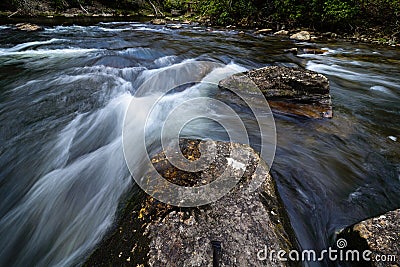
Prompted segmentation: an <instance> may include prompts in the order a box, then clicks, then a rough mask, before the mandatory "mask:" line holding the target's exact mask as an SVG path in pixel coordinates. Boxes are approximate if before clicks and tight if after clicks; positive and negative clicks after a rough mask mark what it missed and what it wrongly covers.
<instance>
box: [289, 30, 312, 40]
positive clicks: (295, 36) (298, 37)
mask: <svg viewBox="0 0 400 267" xmlns="http://www.w3.org/2000/svg"><path fill="white" fill-rule="evenodd" d="M290 39H293V40H297V41H309V40H311V34H310V33H309V32H308V31H301V32H298V33H295V34H293V35H291V36H290Z"/></svg>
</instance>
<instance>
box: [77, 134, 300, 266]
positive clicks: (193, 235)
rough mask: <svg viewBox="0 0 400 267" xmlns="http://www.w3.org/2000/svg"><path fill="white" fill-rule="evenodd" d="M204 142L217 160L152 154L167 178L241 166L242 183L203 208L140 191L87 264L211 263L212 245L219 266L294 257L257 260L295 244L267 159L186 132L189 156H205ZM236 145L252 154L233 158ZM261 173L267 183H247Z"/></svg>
mask: <svg viewBox="0 0 400 267" xmlns="http://www.w3.org/2000/svg"><path fill="white" fill-rule="evenodd" d="M201 146H203V147H202V149H203V148H205V149H207V148H208V147H209V146H212V147H214V146H215V147H216V157H215V160H214V161H213V163H212V164H210V165H209V167H208V168H207V169H206V170H203V171H200V172H195V173H187V172H184V171H181V170H178V169H176V167H174V166H173V165H171V164H170V163H169V161H168V160H167V159H166V156H165V153H164V152H161V153H159V154H157V155H156V156H155V157H153V158H152V163H153V165H154V167H155V168H156V169H157V171H158V172H159V173H160V174H161V175H162V176H163V177H164V178H165V179H166V180H168V181H169V182H171V183H175V184H178V185H182V186H190V187H196V186H200V185H204V184H206V183H209V182H211V181H213V180H215V179H216V178H217V177H218V176H219V175H220V174H221V173H222V172H224V171H228V172H230V173H235V172H236V171H237V168H243V170H245V171H244V175H243V176H242V178H241V179H240V181H239V183H238V184H237V186H236V187H235V188H234V189H232V190H231V191H230V193H228V194H227V195H225V196H224V197H222V198H221V199H219V200H218V201H216V202H214V203H212V204H208V205H205V206H201V207H197V208H177V207H173V206H169V205H167V204H163V203H160V202H158V201H157V200H156V199H154V198H152V197H150V196H146V197H144V198H142V201H137V200H138V198H139V196H138V195H135V196H134V197H133V198H132V201H130V202H129V203H128V205H127V207H126V208H125V210H124V213H123V215H122V216H121V220H120V221H119V223H118V225H117V227H116V230H115V231H114V233H112V235H110V236H109V237H108V238H106V239H105V240H103V242H102V243H101V244H100V245H99V247H98V248H97V250H96V251H95V252H94V253H93V254H92V255H91V256H90V257H89V259H88V260H87V262H86V264H85V266H137V265H140V264H143V265H145V266H213V252H214V253H217V254H218V256H219V263H220V266H290V265H293V264H295V263H293V262H283V261H282V262H280V261H271V260H270V259H269V258H267V259H264V258H262V259H261V260H259V259H258V256H257V254H259V251H261V250H263V253H264V254H265V253H268V251H272V250H275V251H278V250H281V249H282V250H284V251H286V252H288V251H289V250H291V249H295V248H296V244H297V241H296V238H295V236H294V234H293V230H292V228H291V225H290V222H289V220H288V217H287V215H286V211H285V210H284V207H283V205H282V202H281V200H280V197H279V195H278V192H277V189H276V186H275V182H274V180H273V179H272V177H271V176H270V175H269V173H268V169H267V167H266V165H265V163H264V162H263V161H262V160H261V159H260V158H259V156H258V155H257V153H255V152H254V150H253V149H251V148H250V147H249V146H246V145H239V144H231V143H226V142H216V141H198V140H187V139H182V140H181V142H180V147H181V151H182V153H183V155H184V156H185V158H187V159H189V160H190V161H194V160H196V159H198V158H199V157H200V147H201ZM231 150H236V151H243V153H245V154H246V153H249V156H248V158H247V161H246V162H243V163H240V164H239V163H235V164H234V163H232V161H231V158H230V151H231ZM202 151H203V150H202ZM257 166H259V169H257V171H256V167H257ZM257 178H258V179H262V180H263V184H262V186H261V187H259V188H258V189H256V190H255V191H251V190H248V186H249V182H250V181H251V180H252V179H257ZM134 202H136V203H137V204H136V205H135V204H132V203H134ZM213 246H214V247H216V248H215V249H214V251H213ZM219 248H220V249H221V250H220V252H218V249H219ZM265 249H266V251H265ZM264 251H265V252H264ZM264 254H263V255H262V257H264ZM273 260H274V259H273Z"/></svg>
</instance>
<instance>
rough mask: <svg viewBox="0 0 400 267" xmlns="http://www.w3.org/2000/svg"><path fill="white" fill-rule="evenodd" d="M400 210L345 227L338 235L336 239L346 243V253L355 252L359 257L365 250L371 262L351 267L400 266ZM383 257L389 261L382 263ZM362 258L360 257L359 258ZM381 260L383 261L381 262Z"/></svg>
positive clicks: (362, 262) (358, 263)
mask: <svg viewBox="0 0 400 267" xmlns="http://www.w3.org/2000/svg"><path fill="white" fill-rule="evenodd" d="M399 222H400V209H397V210H394V211H389V212H387V213H385V214H383V215H381V216H377V217H374V218H370V219H367V220H364V221H362V222H359V223H357V224H354V225H352V226H349V227H347V228H346V229H344V230H342V231H341V232H340V233H339V234H338V239H341V238H343V239H345V240H346V242H347V246H346V248H345V249H346V251H349V250H357V251H359V255H362V253H363V252H364V251H366V250H370V251H371V252H372V254H371V255H368V257H369V258H371V259H373V261H371V262H369V261H363V260H361V261H360V262H356V263H353V264H352V266H376V267H384V266H400V225H399ZM383 257H385V258H386V259H388V257H391V260H388V261H384V260H383V259H384V258H383ZM360 258H362V256H360ZM382 260H383V261H382Z"/></svg>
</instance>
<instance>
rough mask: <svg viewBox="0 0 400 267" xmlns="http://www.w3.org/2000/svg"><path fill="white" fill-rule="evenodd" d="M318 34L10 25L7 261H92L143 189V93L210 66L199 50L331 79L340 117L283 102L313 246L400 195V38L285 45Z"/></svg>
mask: <svg viewBox="0 0 400 267" xmlns="http://www.w3.org/2000/svg"><path fill="white" fill-rule="evenodd" d="M77 24H78V23H77ZM306 45H308V44H307V43H297V44H295V43H294V42H293V41H290V40H288V39H282V38H279V37H272V36H268V37H264V36H261V35H254V34H252V33H251V32H245V33H244V34H243V33H240V32H239V31H237V30H220V29H212V28H206V27H201V26H190V25H184V26H183V27H182V28H180V29H170V28H168V27H165V26H154V25H150V24H148V23H144V22H89V23H83V24H81V25H70V24H68V25H64V26H63V25H61V24H60V25H51V23H47V24H46V23H45V30H44V31H40V32H34V33H26V32H19V31H15V30H12V29H11V28H10V26H8V25H7V24H4V25H2V26H0V142H1V150H0V197H1V202H0V218H1V219H0V248H1V250H0V265H1V266H75V265H79V263H81V262H82V261H83V260H84V258H85V256H87V255H88V253H90V251H92V250H93V249H94V247H95V245H96V244H97V243H98V242H99V241H100V240H101V238H102V237H103V236H104V234H106V232H107V229H109V227H110V226H111V225H112V223H113V220H114V219H115V216H116V213H117V211H118V209H119V206H120V205H121V203H123V201H124V199H126V197H127V194H135V193H137V190H139V189H137V188H136V187H135V186H134V185H133V182H132V179H131V177H130V173H129V170H128V168H127V167H126V165H125V160H124V154H123V149H122V144H121V143H122V142H121V140H122V136H121V134H122V126H123V123H124V116H125V112H126V110H127V109H128V106H129V104H130V103H131V101H132V99H133V98H134V96H133V95H134V93H135V91H136V90H137V89H138V88H139V87H140V86H141V85H142V84H143V82H144V81H145V80H146V79H147V78H149V77H150V76H151V75H152V74H154V72H155V71H157V70H158V69H174V70H175V69H176V70H177V71H176V74H175V75H176V76H175V78H176V77H179V76H180V75H191V74H193V76H196V75H198V69H196V68H193V67H190V66H192V65H190V64H191V62H193V61H199V62H200V61H208V62H214V63H218V64H219V65H222V66H223V67H224V66H225V67H227V68H229V69H231V70H234V72H235V71H236V72H240V71H243V70H246V69H253V68H259V67H263V66H267V65H281V66H293V67H294V66H300V67H304V68H307V69H309V70H314V71H317V72H319V73H322V74H324V75H326V76H327V77H328V78H329V80H330V85H331V95H332V99H333V106H334V117H333V119H324V120H315V119H304V118H299V117H294V116H290V115H287V114H282V113H275V114H274V118H275V124H276V131H277V147H276V155H275V160H274V162H273V165H272V170H271V173H272V175H273V177H274V178H275V179H276V181H277V184H278V189H279V192H280V194H281V197H282V199H283V202H284V204H285V206H286V208H287V211H288V214H289V217H290V220H291V223H292V225H293V228H294V230H295V233H296V235H297V238H298V241H299V244H300V246H301V248H302V249H315V250H322V249H325V248H327V247H328V246H330V245H332V244H333V243H334V240H335V233H336V232H337V231H338V230H339V229H341V228H343V227H345V226H348V225H350V224H353V223H355V222H358V221H359V220H362V219H365V218H367V217H370V216H373V215H377V214H380V213H383V212H386V211H388V210H391V209H395V208H398V207H400V194H399V192H400V140H396V138H398V139H400V75H399V73H400V52H399V50H398V49H395V48H391V47H374V46H370V45H364V44H351V43H349V42H331V43H317V44H316V46H317V47H319V48H324V49H326V50H327V52H326V53H324V54H322V55H299V56H295V55H293V54H290V53H285V52H284V51H285V49H289V48H292V47H295V46H298V47H301V46H306ZM186 65H187V66H188V67H186V68H185V66H186ZM182 66H183V67H184V69H185V73H184V74H182V73H179V70H181V69H182ZM223 67H222V69H223ZM221 73H223V71H221ZM221 75H222V74H221ZM221 77H222V76H221ZM172 78H173V77H172ZM217 78H218V76H217ZM159 82H165V81H159ZM180 91H182V90H180ZM175 97H176V98H178V99H179V98H181V97H190V96H188V95H187V94H182V92H177V93H176V94H175ZM137 102H138V104H137V112H138V113H139V112H140V110H141V106H140V105H141V103H140V101H137ZM165 105H166V106H168V103H166V104H165ZM158 112H159V113H160V114H162V113H163V110H160V111H158ZM242 112H243V113H246V112H247V111H246V110H242ZM202 123H205V124H202ZM250 125H252V124H251V123H250ZM219 127H220V126H219V125H217V124H213V123H206V122H201V121H199V122H197V125H195V126H193V127H192V129H189V131H187V133H186V136H189V137H204V138H205V137H208V138H213V139H222V140H223V139H225V138H226V136H225V135H224V134H221V130H220V128H219ZM196 129H197V130H196ZM250 130H254V131H255V132H257V131H258V127H257V125H255V126H254V129H251V127H250ZM250 141H252V140H250ZM253 146H254V148H256V149H257V148H258V142H257V141H254V143H253ZM304 264H305V265H313V266H314V265H315V266H319V265H321V266H326V265H327V264H328V263H327V262H325V263H304ZM331 265H334V264H333V263H332V264H331Z"/></svg>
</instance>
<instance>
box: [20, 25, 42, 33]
mask: <svg viewBox="0 0 400 267" xmlns="http://www.w3.org/2000/svg"><path fill="white" fill-rule="evenodd" d="M15 27H17V29H18V30H20V31H26V32H35V31H41V30H43V28H42V27H40V26H38V25H36V24H31V23H18V24H16V25H15Z"/></svg>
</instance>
